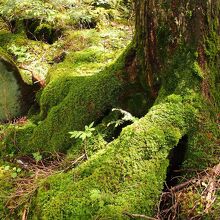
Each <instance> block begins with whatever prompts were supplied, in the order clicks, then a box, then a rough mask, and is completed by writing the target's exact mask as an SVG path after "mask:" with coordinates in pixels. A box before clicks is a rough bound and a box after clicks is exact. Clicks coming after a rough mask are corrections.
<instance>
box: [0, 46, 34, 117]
mask: <svg viewBox="0 0 220 220" xmlns="http://www.w3.org/2000/svg"><path fill="white" fill-rule="evenodd" d="M0 91H1V96H0V121H6V120H11V119H13V118H15V117H19V116H21V115H23V114H25V113H26V112H27V110H28V109H29V107H30V103H31V100H32V98H33V96H32V95H33V94H32V93H31V87H30V86H29V85H27V84H25V83H24V81H23V80H22V78H21V76H20V73H19V70H18V68H17V67H16V65H15V63H14V62H13V61H12V60H11V59H10V57H9V56H8V55H7V54H6V53H5V52H3V51H2V50H0Z"/></svg>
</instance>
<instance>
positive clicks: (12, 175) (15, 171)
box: [11, 167, 21, 178]
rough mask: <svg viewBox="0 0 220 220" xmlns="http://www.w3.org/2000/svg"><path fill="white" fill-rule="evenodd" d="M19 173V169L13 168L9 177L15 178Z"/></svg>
mask: <svg viewBox="0 0 220 220" xmlns="http://www.w3.org/2000/svg"><path fill="white" fill-rule="evenodd" d="M20 172H21V168H17V167H13V168H12V174H11V177H12V178H16V177H17V175H18V174H19V173H20Z"/></svg>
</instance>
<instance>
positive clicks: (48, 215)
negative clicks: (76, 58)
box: [30, 0, 220, 219]
mask: <svg viewBox="0 0 220 220" xmlns="http://www.w3.org/2000/svg"><path fill="white" fill-rule="evenodd" d="M219 15H220V2H219V1H217V0H211V1H210V0H203V1H200V0H195V1H181V0H179V1H176V0H172V1H160V0H136V34H135V39H134V43H135V48H136V52H135V53H133V56H131V57H130V58H129V62H127V66H126V71H127V73H128V75H129V79H135V80H137V81H139V82H140V83H141V85H142V87H143V88H144V89H145V90H146V91H147V92H149V94H150V96H151V97H150V98H151V99H154V100H155V103H154V105H153V107H152V108H151V109H150V110H149V112H148V113H147V114H146V115H145V116H144V117H143V118H141V119H140V120H139V121H137V122H135V123H134V124H132V125H130V126H127V127H126V128H124V129H123V131H122V133H121V135H120V136H119V138H117V139H116V140H114V141H113V142H111V143H110V144H108V145H107V146H106V148H105V149H103V150H101V151H99V152H98V153H96V154H95V155H94V156H92V157H91V158H90V159H89V160H88V161H87V162H85V163H83V164H81V165H80V166H79V167H78V168H76V169H74V170H73V171H70V172H68V173H61V174H56V175H53V176H51V177H50V178H48V179H47V180H45V181H44V182H42V183H41V187H40V188H39V190H38V193H37V195H36V199H35V200H34V204H33V206H32V207H33V210H32V211H30V215H32V217H33V218H38V219H127V216H126V215H125V213H140V214H145V215H149V216H152V215H153V214H154V211H155V207H156V204H157V201H158V198H159V195H160V193H161V191H162V189H163V186H164V182H165V179H166V172H167V167H168V165H169V160H168V157H169V154H170V152H171V151H172V149H173V148H174V147H175V146H176V145H177V144H178V142H179V140H180V139H181V138H182V137H183V136H185V135H187V136H188V138H189V139H193V140H194V137H195V136H193V135H194V134H195V132H196V130H197V129H198V128H199V127H200V126H202V125H201V124H202V123H204V121H202V120H201V119H204V118H205V120H208V121H210V122H212V120H213V121H214V119H215V114H216V112H218V111H219V106H220V105H219V101H220V98H219V90H218V85H219V79H220V76H219V65H220V64H219V53H220V48H219V33H220V25H219V23H220V16H219ZM114 76H115V75H114ZM100 80H102V79H100ZM116 80H117V78H116ZM86 85H87V84H86ZM82 86H83V85H82ZM91 86H92V85H91ZM102 92H103V91H102ZM75 94H76V93H75ZM80 94H81V93H80ZM94 94H96V93H94ZM89 97H90V96H89ZM107 97H108V96H107ZM90 98H91V97H90ZM102 103H104V104H106V103H105V102H102ZM75 108H77V107H75ZM137 108H138V106H137ZM49 122H50V121H49ZM49 122H48V123H49ZM198 122H199V123H200V124H199V123H198ZM42 124H43V123H42ZM198 124H199V126H198ZM42 126H43V125H42ZM41 131H42V133H43V132H44V130H43V129H41ZM191 142H193V141H191ZM195 142H196V143H199V142H200V140H199V138H198V139H197V140H194V143H195ZM188 147H190V146H188ZM203 159H204V160H203V161H205V160H206V158H203ZM200 162H201V161H200Z"/></svg>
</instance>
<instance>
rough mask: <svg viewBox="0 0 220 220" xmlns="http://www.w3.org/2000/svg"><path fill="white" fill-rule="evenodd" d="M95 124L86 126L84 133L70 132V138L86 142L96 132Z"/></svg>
mask: <svg viewBox="0 0 220 220" xmlns="http://www.w3.org/2000/svg"><path fill="white" fill-rule="evenodd" d="M93 125H94V122H92V123H91V124H90V125H89V126H87V125H86V126H85V130H84V131H70V132H69V134H71V136H70V138H75V139H78V138H79V139H81V140H82V141H85V140H86V139H88V138H90V137H91V136H92V132H93V131H95V128H93Z"/></svg>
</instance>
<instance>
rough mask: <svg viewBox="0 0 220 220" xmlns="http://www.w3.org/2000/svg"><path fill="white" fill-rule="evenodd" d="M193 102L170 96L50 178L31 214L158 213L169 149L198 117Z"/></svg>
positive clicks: (71, 216) (95, 216) (113, 215)
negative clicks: (73, 166)
mask: <svg viewBox="0 0 220 220" xmlns="http://www.w3.org/2000/svg"><path fill="white" fill-rule="evenodd" d="M189 103H190V102H189V100H187V99H184V100H183V98H182V97H181V96H178V95H171V96H169V97H167V98H166V99H165V101H163V102H161V103H160V104H157V105H155V106H154V107H152V109H151V110H150V111H149V113H148V114H147V115H146V116H145V117H143V118H141V119H140V120H139V121H138V122H135V123H134V124H132V125H130V126H127V127H126V128H124V129H123V131H122V133H121V135H120V136H119V138H118V139H116V140H115V141H113V142H111V143H110V144H109V145H108V147H107V148H105V149H103V150H101V151H99V152H98V153H97V154H96V155H94V156H93V157H91V158H90V159H89V160H88V161H87V162H85V163H84V164H82V165H81V166H79V167H78V168H76V169H75V170H73V171H70V172H69V173H60V174H56V175H54V176H51V177H50V178H48V179H47V180H45V181H44V182H43V183H41V186H40V188H39V191H38V193H37V196H36V199H35V200H34V204H33V210H32V212H31V215H32V216H31V218H33V219H35V218H37V219H47V220H49V219H54V220H55V219H59V220H60V219H80V220H82V219H118V220H119V219H127V217H126V216H125V215H124V214H123V212H129V213H140V214H145V215H153V212H154V208H155V204H156V202H157V199H158V196H159V194H160V192H161V190H162V189H163V184H164V180H165V178H166V170H167V166H168V164H169V161H168V159H167V157H168V154H169V151H170V150H171V149H172V148H173V147H174V146H175V145H177V144H178V141H179V140H180V138H181V137H182V136H183V135H185V134H186V133H187V132H188V131H189V129H190V125H191V123H193V120H194V117H195V115H196V114H195V113H196V112H195V111H196V110H195V108H194V107H192V105H191V104H189Z"/></svg>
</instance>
